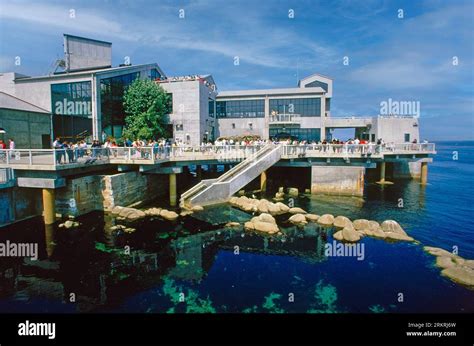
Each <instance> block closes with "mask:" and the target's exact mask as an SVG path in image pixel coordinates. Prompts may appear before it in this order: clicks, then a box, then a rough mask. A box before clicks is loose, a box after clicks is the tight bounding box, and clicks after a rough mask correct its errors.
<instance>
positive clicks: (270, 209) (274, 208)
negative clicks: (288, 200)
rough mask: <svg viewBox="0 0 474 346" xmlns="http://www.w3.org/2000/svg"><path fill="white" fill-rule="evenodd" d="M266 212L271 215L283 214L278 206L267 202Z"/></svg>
mask: <svg viewBox="0 0 474 346" xmlns="http://www.w3.org/2000/svg"><path fill="white" fill-rule="evenodd" d="M268 212H269V213H270V214H271V215H280V214H283V212H282V211H281V210H280V207H279V206H278V205H276V204H275V203H271V202H269V203H268Z"/></svg>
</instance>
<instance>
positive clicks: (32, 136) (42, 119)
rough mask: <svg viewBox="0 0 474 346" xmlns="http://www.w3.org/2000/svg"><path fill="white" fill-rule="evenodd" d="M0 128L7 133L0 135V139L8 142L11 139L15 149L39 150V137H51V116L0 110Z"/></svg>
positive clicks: (40, 142)
mask: <svg viewBox="0 0 474 346" xmlns="http://www.w3.org/2000/svg"><path fill="white" fill-rule="evenodd" d="M0 127H3V128H4V129H5V131H6V132H7V133H5V134H0V139H3V140H4V141H8V138H10V137H12V138H13V140H14V141H15V143H16V147H17V149H28V148H35V149H40V148H42V141H41V135H51V116H50V115H49V114H45V113H34V112H25V111H20V110H12V109H4V108H0Z"/></svg>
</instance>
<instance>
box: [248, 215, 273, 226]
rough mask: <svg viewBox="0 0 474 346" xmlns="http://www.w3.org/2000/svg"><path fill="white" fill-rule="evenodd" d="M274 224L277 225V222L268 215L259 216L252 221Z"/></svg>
mask: <svg viewBox="0 0 474 346" xmlns="http://www.w3.org/2000/svg"><path fill="white" fill-rule="evenodd" d="M254 219H255V221H261V222H267V223H273V224H275V225H276V220H275V218H274V217H273V216H271V215H270V214H267V213H263V214H260V215H259V216H256V217H254V218H253V219H252V220H254Z"/></svg>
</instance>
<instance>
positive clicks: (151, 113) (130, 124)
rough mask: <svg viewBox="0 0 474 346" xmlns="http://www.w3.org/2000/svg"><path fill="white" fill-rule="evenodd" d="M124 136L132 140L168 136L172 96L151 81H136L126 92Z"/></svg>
mask: <svg viewBox="0 0 474 346" xmlns="http://www.w3.org/2000/svg"><path fill="white" fill-rule="evenodd" d="M123 99H124V101H123V106H124V110H125V114H126V117H125V128H124V130H123V134H124V136H125V137H128V138H131V139H137V138H139V139H146V140H148V139H153V138H158V137H162V136H167V135H168V134H167V133H166V116H167V115H168V114H169V113H170V99H171V98H170V96H169V95H168V94H167V93H166V92H165V91H164V90H163V88H162V87H161V86H160V85H158V84H156V83H155V82H153V81H151V80H141V79H136V80H135V81H134V82H133V83H132V84H131V85H130V86H129V87H128V88H127V90H126V91H125V94H124V98H123Z"/></svg>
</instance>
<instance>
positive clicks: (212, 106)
mask: <svg viewBox="0 0 474 346" xmlns="http://www.w3.org/2000/svg"><path fill="white" fill-rule="evenodd" d="M215 102H216V101H214V100H213V99H209V116H210V117H211V118H215V113H214V103H215Z"/></svg>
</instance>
